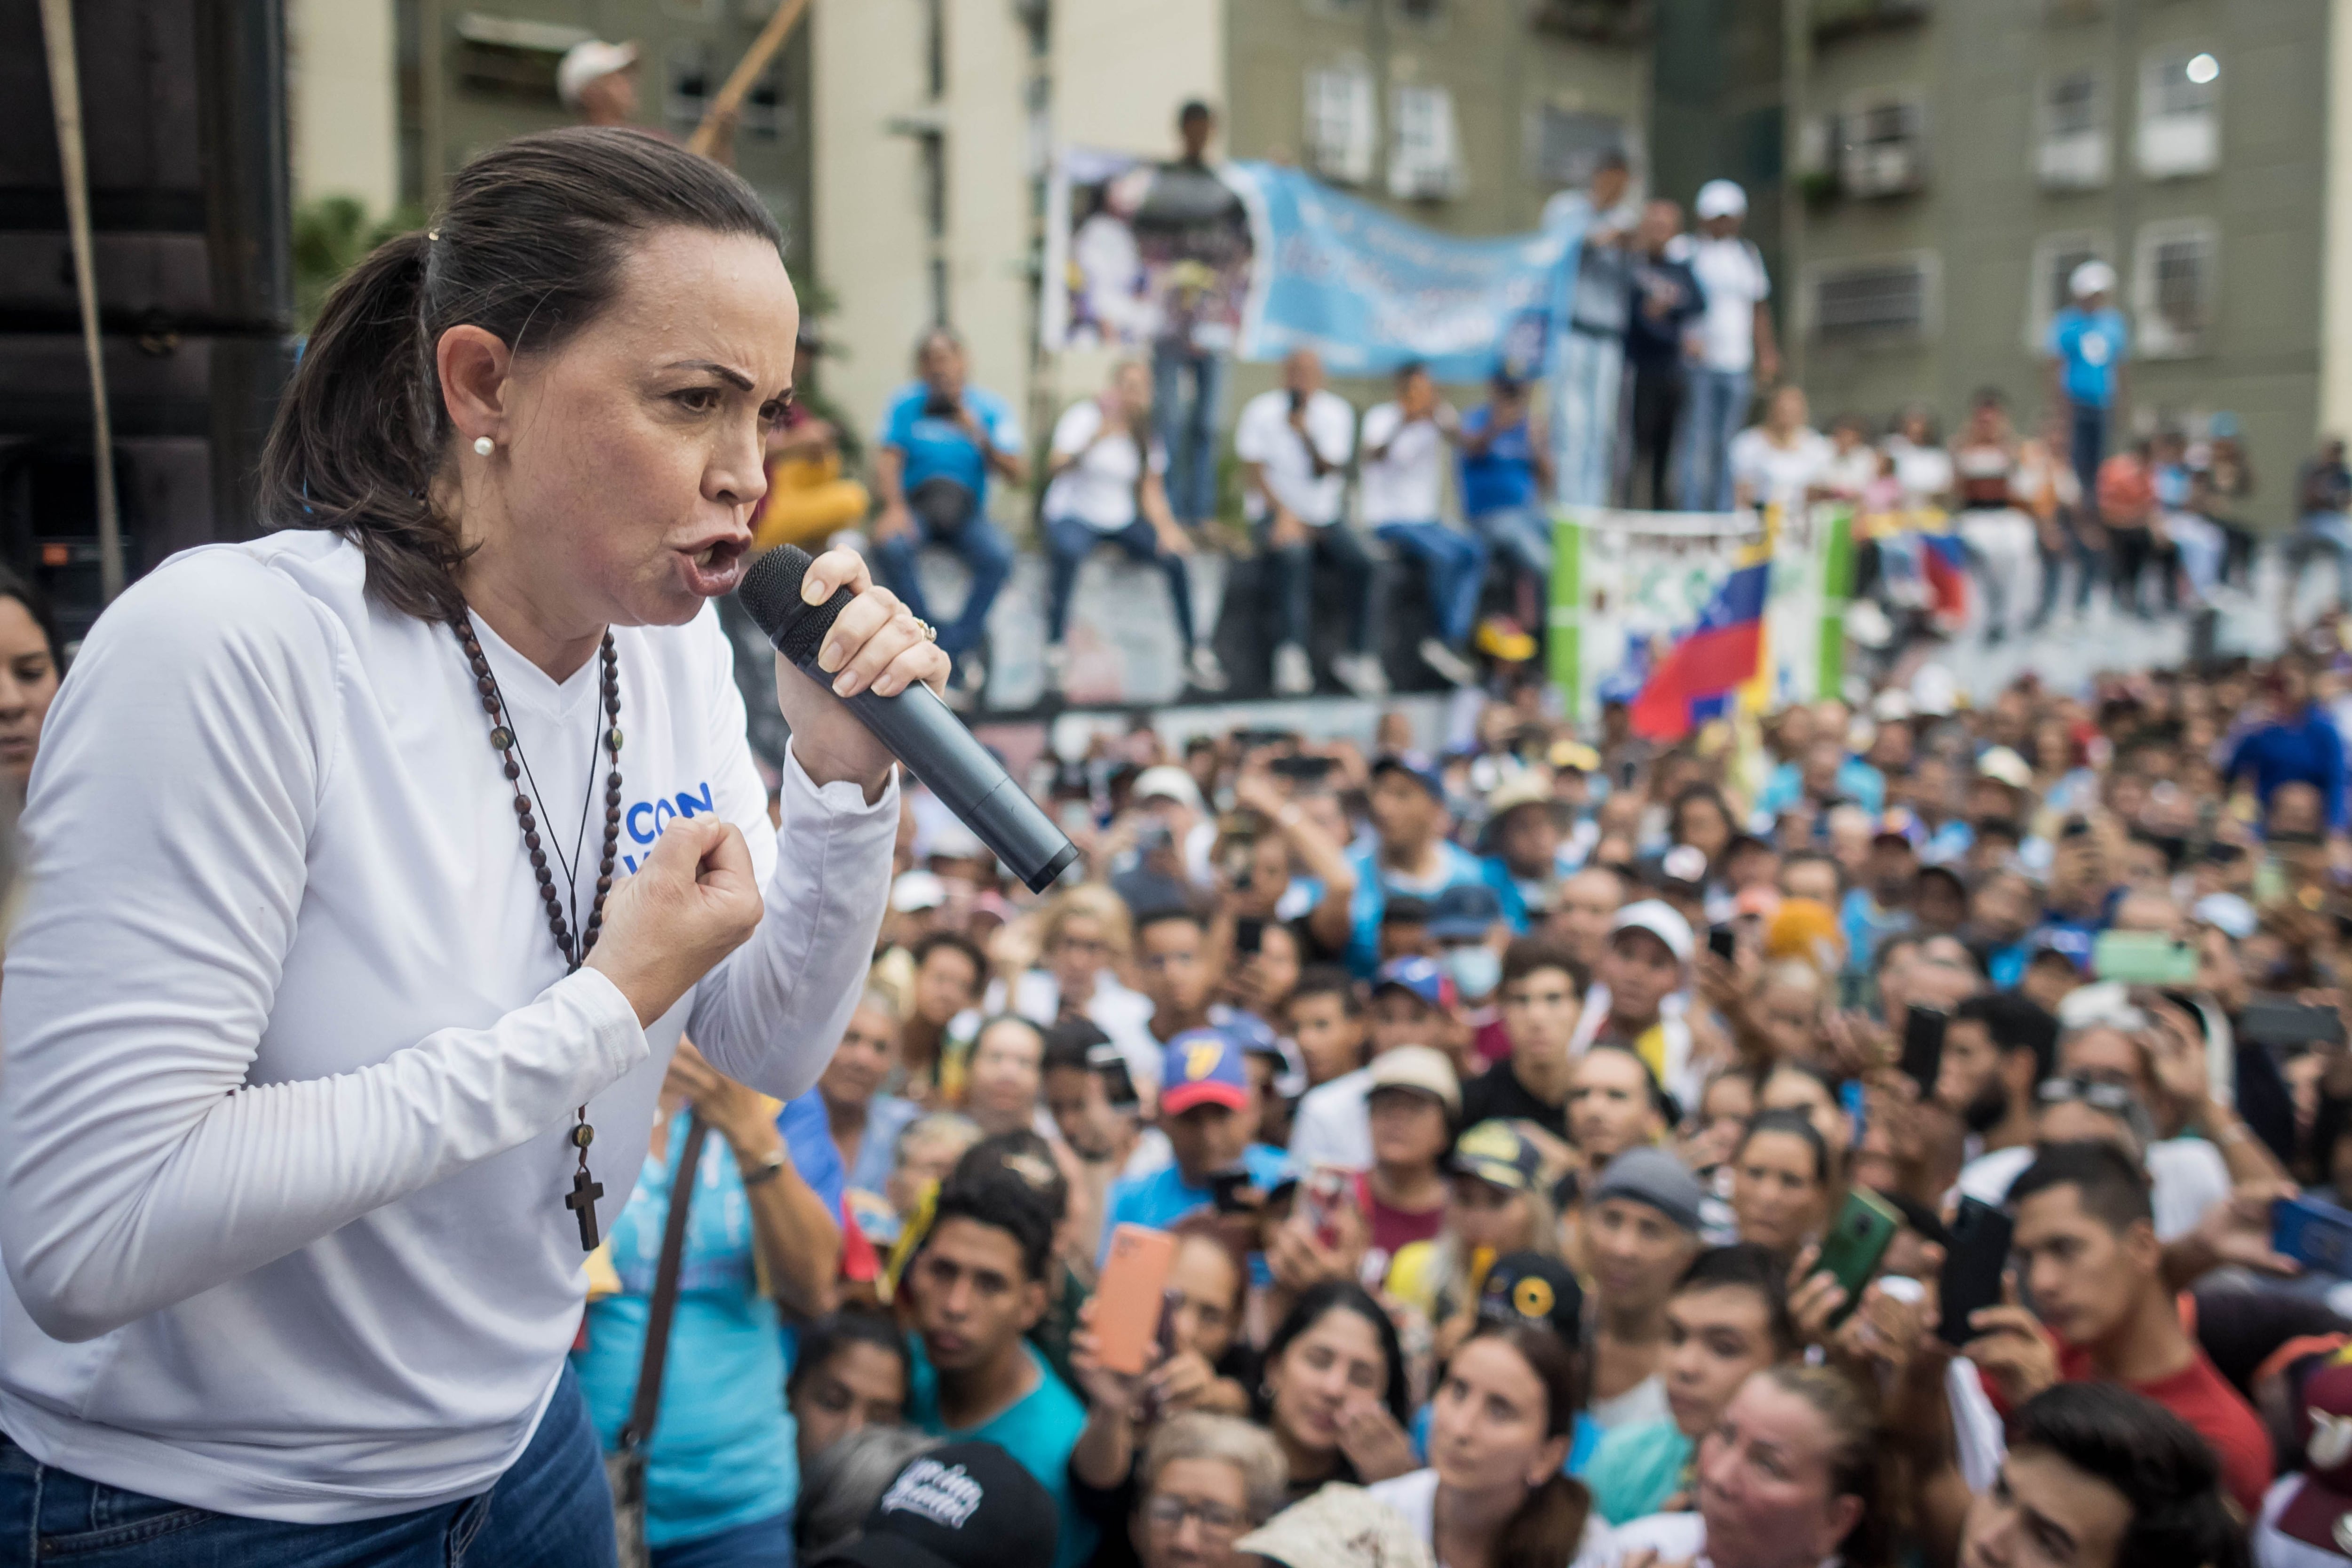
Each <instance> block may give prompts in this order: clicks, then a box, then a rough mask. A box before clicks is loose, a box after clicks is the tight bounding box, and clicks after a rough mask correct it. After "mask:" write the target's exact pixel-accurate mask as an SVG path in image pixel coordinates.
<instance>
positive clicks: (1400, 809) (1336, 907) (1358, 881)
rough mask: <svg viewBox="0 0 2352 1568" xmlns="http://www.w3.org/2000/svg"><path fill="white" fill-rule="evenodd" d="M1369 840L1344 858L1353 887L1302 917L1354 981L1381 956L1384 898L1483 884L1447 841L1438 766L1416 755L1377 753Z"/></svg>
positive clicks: (1450, 822) (1448, 816)
mask: <svg viewBox="0 0 2352 1568" xmlns="http://www.w3.org/2000/svg"><path fill="white" fill-rule="evenodd" d="M1370 806H1371V817H1372V835H1371V837H1372V842H1371V844H1370V847H1365V848H1362V849H1352V850H1350V851H1349V856H1348V858H1349V864H1350V867H1351V868H1352V869H1353V870H1354V871H1355V874H1356V876H1355V887H1354V888H1353V889H1340V888H1339V887H1336V886H1335V887H1333V888H1332V889H1330V890H1329V891H1328V892H1326V893H1325V895H1324V897H1323V900H1322V901H1321V902H1319V903H1318V904H1317V905H1316V906H1315V908H1314V909H1313V910H1310V911H1309V912H1308V914H1307V929H1308V930H1310V931H1313V932H1314V935H1315V940H1316V941H1318V942H1321V943H1322V944H1323V945H1324V947H1325V948H1327V949H1329V950H1332V951H1337V952H1345V953H1346V954H1347V963H1348V967H1349V969H1350V970H1352V971H1353V972H1354V973H1356V975H1357V977H1358V978H1360V979H1370V978H1371V975H1372V973H1373V971H1374V970H1375V969H1376V968H1377V967H1378V965H1379V963H1380V956H1381V947H1380V938H1381V914H1382V912H1383V911H1384V910H1386V908H1387V906H1388V902H1389V900H1391V899H1400V898H1412V899H1423V900H1435V899H1436V898H1437V897H1438V895H1439V894H1441V893H1443V892H1444V891H1445V889H1448V888H1451V887H1454V886H1455V885H1457V884H1461V883H1470V884H1473V885H1477V884H1482V883H1483V882H1484V880H1485V873H1484V871H1483V870H1482V868H1480V866H1479V864H1478V861H1477V858H1476V857H1475V856H1473V855H1472V854H1471V853H1470V852H1469V851H1468V850H1467V849H1465V848H1463V847H1462V846H1460V845H1459V844H1456V843H1454V839H1453V837H1451V835H1452V833H1453V830H1454V813H1453V811H1452V809H1451V808H1450V807H1448V806H1447V805H1446V803H1445V781H1444V779H1443V778H1442V777H1441V776H1439V773H1438V770H1437V764H1436V763H1435V762H1434V761H1433V760H1432V759H1430V758H1428V757H1426V756H1423V755H1422V754H1421V753H1419V752H1383V753H1382V754H1381V756H1380V757H1379V758H1378V759H1377V760H1375V761H1374V762H1373V763H1372V770H1371V800H1370Z"/></svg>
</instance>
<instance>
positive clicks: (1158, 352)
mask: <svg viewBox="0 0 2352 1568" xmlns="http://www.w3.org/2000/svg"><path fill="white" fill-rule="evenodd" d="M1230 368H1231V366H1230V364H1229V363H1228V362H1227V361H1226V359H1225V356H1224V355H1223V354H1215V353H1202V351H1200V350H1198V349H1195V348H1192V347H1191V346H1190V345H1188V344H1185V343H1178V342H1163V343H1155V344H1153V345H1152V348H1151V422H1152V424H1153V425H1154V426H1156V427H1157V434H1158V435H1159V437H1160V445H1162V446H1164V447H1167V448H1168V510H1171V511H1172V512H1174V513H1175V514H1176V521H1179V522H1181V523H1182V524H1184V526H1186V527H1187V528H1195V527H1198V526H1199V525H1200V524H1202V523H1203V522H1206V521H1208V520H1209V518H1210V517H1211V516H1213V514H1214V513H1215V511H1216V510H1217V421H1218V419H1219V417H1220V416H1222V415H1223V412H1224V401H1225V375H1226V373H1227V371H1228V370H1229V369H1230ZM1188 373H1189V374H1191V376H1192V396H1191V397H1190V398H1189V399H1188V398H1186V397H1185V396H1184V377H1185V375H1186V374H1188Z"/></svg>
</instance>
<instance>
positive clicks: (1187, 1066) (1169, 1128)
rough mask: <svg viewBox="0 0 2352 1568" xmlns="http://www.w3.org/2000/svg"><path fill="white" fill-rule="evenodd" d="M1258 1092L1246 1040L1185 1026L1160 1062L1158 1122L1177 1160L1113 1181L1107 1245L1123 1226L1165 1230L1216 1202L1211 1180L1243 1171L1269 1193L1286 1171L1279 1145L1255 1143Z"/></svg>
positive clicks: (1106, 1222)
mask: <svg viewBox="0 0 2352 1568" xmlns="http://www.w3.org/2000/svg"><path fill="white" fill-rule="evenodd" d="M1256 1104H1257V1100H1256V1096H1255V1093H1254V1092H1253V1091H1252V1088H1251V1084H1250V1076H1249V1064H1248V1059H1247V1056H1246V1053H1245V1052H1244V1048H1243V1046H1242V1043H1241V1041H1240V1040H1239V1039H1237V1038H1235V1037H1234V1034H1232V1033H1231V1032H1229V1031H1227V1030H1224V1029H1187V1030H1185V1031H1184V1032H1183V1033H1182V1034H1181V1035H1179V1036H1177V1037H1175V1038H1174V1039H1172V1040H1171V1041H1169V1042H1168V1047H1167V1049H1166V1050H1165V1051H1163V1052H1162V1053H1161V1054H1160V1128H1161V1130H1162V1131H1165V1132H1166V1133H1167V1134H1168V1146H1169V1148H1170V1150H1171V1152H1173V1153H1174V1154H1175V1156H1176V1158H1175V1160H1174V1161H1173V1162H1172V1163H1169V1164H1166V1165H1162V1166H1161V1167H1160V1169H1159V1170H1157V1171H1154V1172H1152V1173H1150V1175H1148V1176H1135V1177H1130V1178H1129V1179H1128V1180H1126V1181H1123V1182H1118V1183H1114V1184H1112V1186H1111V1189H1110V1197H1109V1200H1108V1203H1107V1204H1106V1205H1104V1208H1105V1212H1104V1216H1103V1233H1102V1245H1101V1247H1100V1251H1101V1253H1102V1256H1103V1257H1105V1258H1108V1257H1109V1255H1110V1236H1111V1232H1112V1231H1113V1230H1114V1229H1116V1228H1117V1227H1118V1226H1122V1225H1139V1226H1148V1227H1149V1228H1150V1229H1152V1230H1166V1229H1167V1228H1168V1227H1169V1226H1171V1225H1174V1224H1175V1223H1176V1222H1177V1221H1178V1220H1180V1219H1182V1218H1183V1217H1184V1216H1185V1215H1189V1214H1193V1213H1197V1212H1198V1211H1200V1210H1202V1209H1204V1208H1207V1207H1208V1206H1209V1205H1210V1204H1211V1203H1213V1202H1214V1201H1215V1197H1216V1189H1215V1187H1214V1186H1213V1185H1212V1184H1211V1178H1213V1177H1214V1176H1218V1175H1221V1174H1223V1173H1227V1172H1239V1173H1241V1174H1243V1175H1244V1176H1246V1177H1247V1178H1248V1184H1249V1185H1251V1186H1253V1187H1255V1188H1256V1189H1257V1190H1258V1191H1259V1192H1261V1193H1265V1192H1271V1191H1272V1190H1273V1189H1274V1186H1275V1184H1276V1182H1277V1181H1279V1180H1280V1179H1281V1177H1282V1174H1283V1170H1284V1158H1283V1153H1282V1151H1281V1150H1279V1149H1273V1148H1268V1147H1267V1146H1266V1145H1265V1144H1263V1143H1259V1142H1254V1141H1253V1140H1254V1138H1255V1134H1256V1132H1257V1121H1258V1119H1257V1116H1256Z"/></svg>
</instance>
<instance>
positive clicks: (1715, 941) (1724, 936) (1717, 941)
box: [1706, 926, 1739, 963]
mask: <svg viewBox="0 0 2352 1568" xmlns="http://www.w3.org/2000/svg"><path fill="white" fill-rule="evenodd" d="M1706 950H1707V952H1711V953H1713V954H1715V956H1716V957H1717V958H1719V959H1721V960H1723V962H1724V963H1731V962H1733V955H1734V954H1735V953H1737V952H1738V950H1739V937H1738V933H1737V932H1736V931H1733V930H1732V929H1731V928H1730V927H1729V926H1709V927H1708V928H1707V931H1706Z"/></svg>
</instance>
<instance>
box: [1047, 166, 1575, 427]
mask: <svg viewBox="0 0 2352 1568" xmlns="http://www.w3.org/2000/svg"><path fill="white" fill-rule="evenodd" d="M1575 238H1576V232H1575V230H1574V228H1573V227H1572V226H1570V225H1567V224H1562V225H1559V226H1555V227H1554V228H1551V229H1549V230H1546V231H1543V232H1539V233H1534V234H1519V235H1508V236H1503V237H1492V238H1479V239H1468V238H1463V237H1459V236H1455V235H1449V234H1442V233H1439V232H1438V231H1436V230H1434V229H1430V228H1425V227H1423V226H1420V225H1418V224H1413V223H1408V222H1406V221H1405V220H1403V219H1402V218H1399V217H1396V216H1392V215H1391V214H1389V213H1387V212H1384V211H1382V210H1381V208H1379V207H1377V206H1374V205H1372V204H1370V202H1366V201H1362V200H1360V199H1358V198H1356V197H1354V196H1350V195H1345V194H1343V193H1341V192H1339V191H1335V190H1333V189H1332V188H1331V187H1330V186H1328V185H1326V184H1323V183H1322V182H1320V181H1318V180H1317V179H1315V178H1314V177H1313V176H1311V175H1309V174H1304V173H1302V172H1300V171H1299V170H1297V169H1292V168H1286V167H1283V166H1281V165H1278V164H1273V163H1232V164H1227V165H1224V166H1223V167H1222V168H1220V169H1217V170H1215V171H1214V172H1213V173H1212V172H1209V171H1202V170H1199V169H1189V168H1187V167H1185V166H1184V165H1181V164H1168V163H1151V162H1150V161H1147V160H1143V159H1139V158H1135V157H1132V156H1130V155H1128V154H1125V153H1102V152H1096V151H1091V150H1087V149H1084V148H1066V149H1064V150H1063V151H1062V152H1061V153H1059V154H1057V156H1056V158H1055V179H1054V180H1053V181H1052V183H1051V185H1050V187H1049V190H1048V194H1047V207H1046V247H1047V248H1046V257H1045V298H1044V300H1042V301H1041V315H1040V320H1041V324H1042V332H1043V336H1044V346H1045V348H1047V349H1049V350H1061V349H1066V348H1082V347H1109V348H1118V349H1128V350H1138V349H1144V348H1148V347H1149V346H1150V344H1151V343H1152V342H1155V341H1158V340H1160V339H1162V338H1166V337H1171V336H1181V337H1183V338H1185V339H1188V340H1189V341H1190V342H1192V343H1193V344H1194V345H1195V346H1197V347H1200V348H1202V349H1204V350H1213V351H1217V352H1223V351H1224V350H1226V349H1229V348H1230V349H1233V350H1234V351H1235V352H1236V353H1238V354H1239V356H1240V357H1241V358H1243V359H1247V360H1256V361H1269V360H1277V359H1280V358H1281V357H1282V356H1283V355H1284V354H1286V353H1289V352H1290V351H1291V350H1292V349H1294V348H1301V347H1306V348H1313V349H1315V350H1317V351H1318V352H1319V353H1321V354H1322V356H1323V359H1324V363H1325V364H1326V365H1327V366H1328V368H1329V369H1330V370H1331V371H1333V372H1334V373H1335V374H1344V375H1370V374H1385V373H1387V372H1390V371H1393V370H1395V369H1396V368H1397V367H1398V366H1400V365H1402V364H1405V363H1410V362H1412V361H1415V360H1419V361H1423V362H1425V363H1427V364H1428V365H1429V366H1430V368H1431V370H1432V372H1433V374H1435V375H1436V376H1437V378H1438V379H1439V380H1441V381H1447V382H1478V381H1483V380H1485V379H1486V377H1487V376H1489V375H1491V374H1493V373H1494V372H1495V371H1496V369H1497V368H1498V367H1507V368H1508V369H1510V370H1511V371H1512V373H1513V374H1517V375H1520V376H1532V375H1534V374H1536V373H1537V372H1538V370H1539V369H1540V367H1541V365H1542V363H1543V358H1544V353H1545V345H1546V340H1547V334H1548V331H1549V321H1550V312H1551V303H1552V300H1553V298H1554V295H1555V293H1556V291H1557V290H1558V289H1559V286H1560V283H1561V279H1562V271H1561V268H1562V266H1563V264H1564V263H1565V262H1566V261H1567V260H1568V259H1569V258H1570V256H1571V254H1572V252H1573V248H1574V244H1575Z"/></svg>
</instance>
